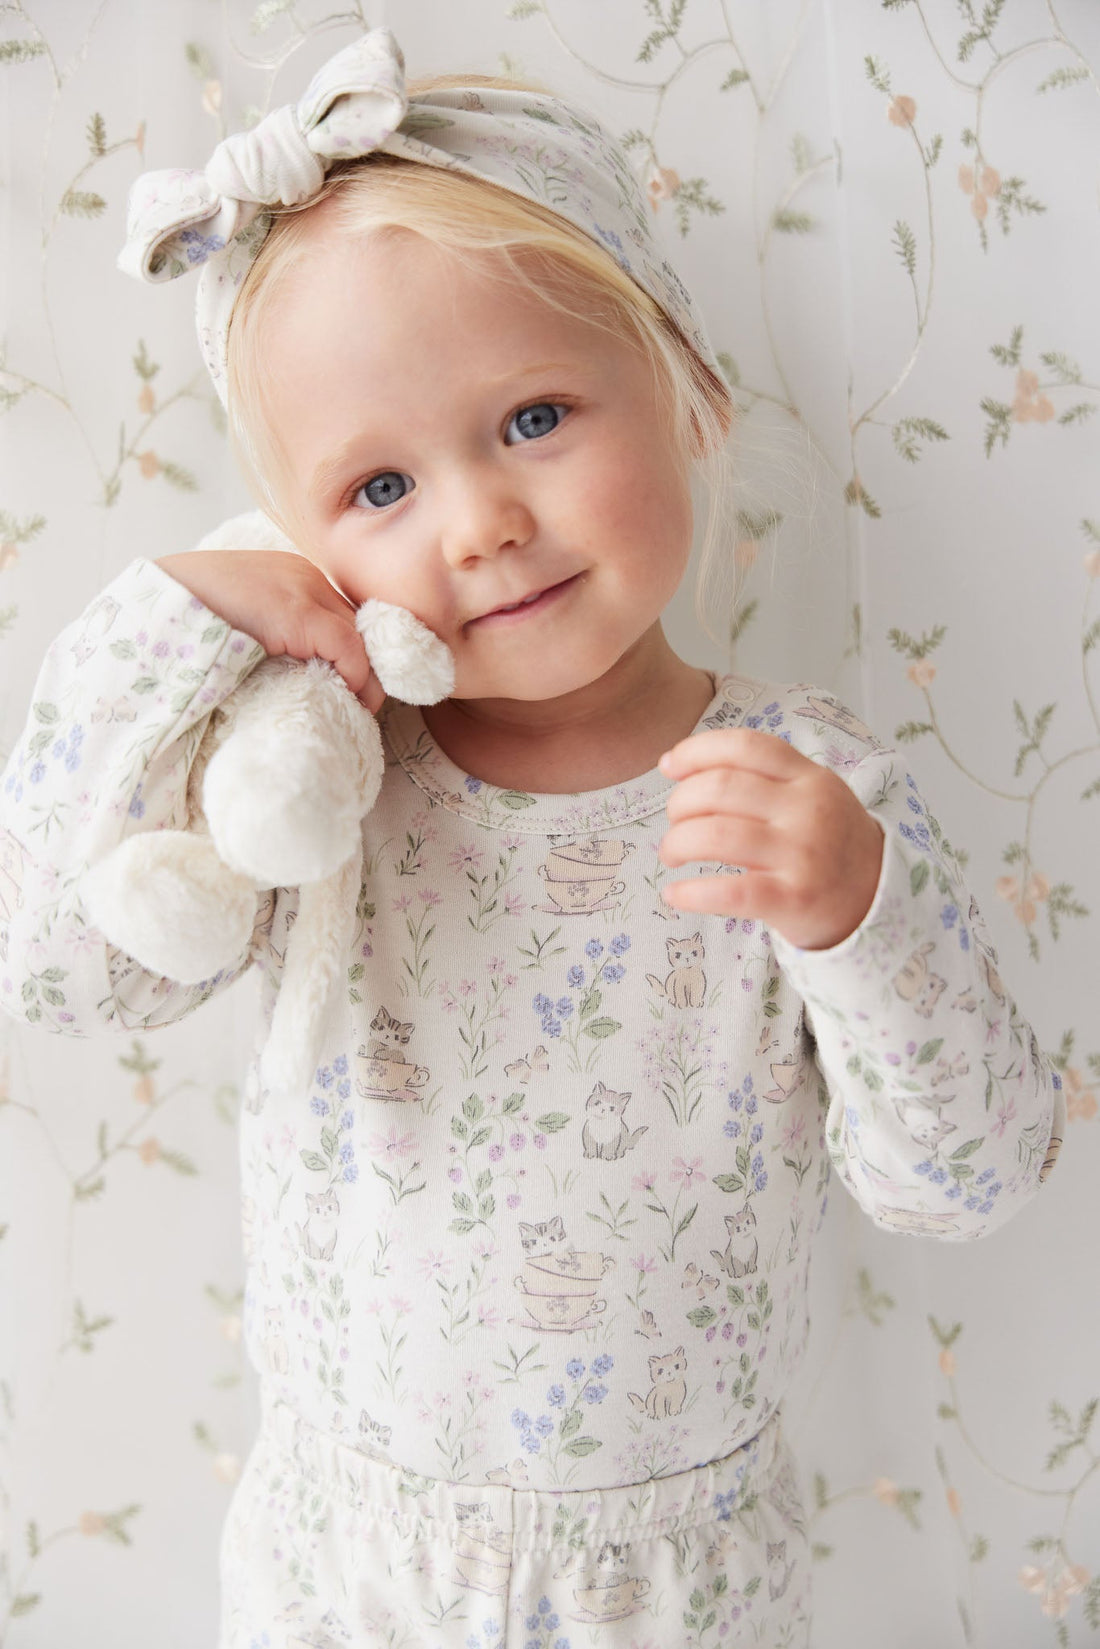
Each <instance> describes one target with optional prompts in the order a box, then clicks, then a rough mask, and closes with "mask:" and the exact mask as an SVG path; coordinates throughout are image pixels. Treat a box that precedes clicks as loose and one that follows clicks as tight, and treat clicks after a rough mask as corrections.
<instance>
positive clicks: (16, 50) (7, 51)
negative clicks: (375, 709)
mask: <svg viewBox="0 0 1100 1649" xmlns="http://www.w3.org/2000/svg"><path fill="white" fill-rule="evenodd" d="M45 51H46V43H45V41H44V40H0V63H27V62H29V61H30V59H31V58H32V57H42V56H44V54H45ZM34 1601H35V1603H37V1602H38V1599H37V1598H35V1600H34ZM12 1612H13V1613H15V1612H16V1611H14V1610H13V1611H12Z"/></svg>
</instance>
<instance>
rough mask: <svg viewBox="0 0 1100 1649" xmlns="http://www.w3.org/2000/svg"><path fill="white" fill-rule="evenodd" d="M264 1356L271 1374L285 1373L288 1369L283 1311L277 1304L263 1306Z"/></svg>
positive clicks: (288, 1361) (288, 1358) (288, 1359)
mask: <svg viewBox="0 0 1100 1649" xmlns="http://www.w3.org/2000/svg"><path fill="white" fill-rule="evenodd" d="M263 1348H264V1356H265V1357H266V1358H267V1366H268V1368H269V1369H270V1370H271V1372H272V1374H287V1373H289V1371H290V1352H289V1350H288V1349H287V1343H286V1334H285V1332H284V1330H283V1313H282V1310H281V1309H280V1307H279V1306H277V1305H275V1306H270V1305H269V1306H265V1308H264V1337H263Z"/></svg>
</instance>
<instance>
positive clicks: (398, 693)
mask: <svg viewBox="0 0 1100 1649" xmlns="http://www.w3.org/2000/svg"><path fill="white" fill-rule="evenodd" d="M355 627H356V629H357V630H358V631H359V634H360V635H361V636H362V637H363V641H364V643H365V645H366V649H367V656H368V658H369V659H370V662H371V668H372V669H373V670H374V673H375V675H376V676H377V677H378V679H379V681H380V682H381V683H382V686H383V687H384V688H385V689H386V692H387V693H388V694H390V695H391V696H392V697H393V698H395V699H401V700H403V701H404V703H405V704H439V702H440V701H441V700H442V699H445V698H447V697H449V695H450V694H451V693H453V692H454V687H455V661H454V654H453V653H452V652H451V649H450V648H449V647H448V646H447V643H446V642H445V641H441V640H440V639H439V637H438V636H437V635H435V634H434V632H433V631H431V630H429V629H428V626H427V625H426V624H422V623H421V622H420V620H419V619H418V618H416V617H414V615H413V614H412V613H410V612H407V611H406V609H405V608H404V607H395V606H393V605H392V604H391V603H390V602H388V601H375V600H371V601H364V603H363V605H362V606H361V607H360V609H359V611H358V612H357V613H356V615H355Z"/></svg>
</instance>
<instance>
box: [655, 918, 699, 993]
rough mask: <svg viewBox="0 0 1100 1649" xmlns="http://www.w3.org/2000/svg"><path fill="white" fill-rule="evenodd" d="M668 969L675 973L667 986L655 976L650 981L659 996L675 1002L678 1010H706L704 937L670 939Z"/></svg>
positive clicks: (667, 980)
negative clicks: (704, 1008)
mask: <svg viewBox="0 0 1100 1649" xmlns="http://www.w3.org/2000/svg"><path fill="white" fill-rule="evenodd" d="M665 949H666V950H667V951H668V965H669V967H670V968H671V969H672V972H671V973H670V974H669V975H668V976H667V978H666V979H665V980H664V983H662V982H661V980H660V979H658V978H657V975H656V974H654V973H647V974H646V978H647V979H648V980H649V983H650V984H651V985H652V986H653V989H654V990H655V991H656V992H657V993H658V995H659V996H663V997H664V998H665V1001H666V1002H671V1003H672V1006H673V1007H674V1008H702V1007H704V1006H705V1004H706V999H707V976H706V974H705V973H704V972H703V958H704V956H705V955H706V952H705V951H704V949H703V935H702V934H701V933H693V934H692V936H691V938H690V939H666V940H665Z"/></svg>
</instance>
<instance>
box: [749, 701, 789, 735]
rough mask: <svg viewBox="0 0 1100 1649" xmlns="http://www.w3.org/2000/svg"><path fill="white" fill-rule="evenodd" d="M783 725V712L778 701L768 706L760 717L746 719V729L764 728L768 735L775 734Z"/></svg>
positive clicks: (761, 712)
mask: <svg viewBox="0 0 1100 1649" xmlns="http://www.w3.org/2000/svg"><path fill="white" fill-rule="evenodd" d="M782 725H783V712H782V710H780V708H779V701H778V700H773V701H772V703H771V704H766V705H765V706H764V708H763V710H761V711H760V712H759V714H758V715H755V716H746V717H745V726H746V727H757V728H763V729H764V731H765V732H767V733H775V732H776V731H777V730H778V729H779V728H780V727H782Z"/></svg>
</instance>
